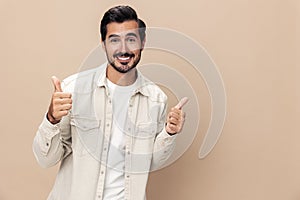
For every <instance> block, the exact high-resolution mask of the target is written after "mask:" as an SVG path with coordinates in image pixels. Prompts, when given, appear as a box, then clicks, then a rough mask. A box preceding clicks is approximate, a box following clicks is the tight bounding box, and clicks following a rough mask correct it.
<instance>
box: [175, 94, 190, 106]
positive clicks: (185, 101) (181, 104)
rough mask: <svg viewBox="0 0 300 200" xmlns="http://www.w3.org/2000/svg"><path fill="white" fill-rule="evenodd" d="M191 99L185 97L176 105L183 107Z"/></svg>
mask: <svg viewBox="0 0 300 200" xmlns="http://www.w3.org/2000/svg"><path fill="white" fill-rule="evenodd" d="M188 101H189V98H187V97H183V98H182V99H181V100H180V101H179V102H178V104H177V105H176V106H175V108H177V109H181V108H182V107H183V106H184V105H185V104H186V103H187V102H188Z"/></svg>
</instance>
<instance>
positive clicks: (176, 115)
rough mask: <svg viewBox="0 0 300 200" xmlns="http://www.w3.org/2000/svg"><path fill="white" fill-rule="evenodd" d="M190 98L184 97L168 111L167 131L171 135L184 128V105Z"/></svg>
mask: <svg viewBox="0 0 300 200" xmlns="http://www.w3.org/2000/svg"><path fill="white" fill-rule="evenodd" d="M188 100H189V99H188V98H187V97H184V98H182V99H181V100H180V101H179V103H178V104H177V105H176V106H174V107H173V108H171V111H170V112H169V113H168V116H167V124H166V131H167V132H168V133H169V134H170V135H174V134H176V133H179V132H180V131H181V130H182V127H183V124H184V120H185V113H184V112H183V110H182V107H183V106H184V105H185V104H186V103H187V102H188Z"/></svg>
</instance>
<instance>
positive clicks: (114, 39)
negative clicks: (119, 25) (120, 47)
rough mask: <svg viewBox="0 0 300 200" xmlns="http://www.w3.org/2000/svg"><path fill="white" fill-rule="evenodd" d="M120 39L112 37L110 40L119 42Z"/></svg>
mask: <svg viewBox="0 0 300 200" xmlns="http://www.w3.org/2000/svg"><path fill="white" fill-rule="evenodd" d="M119 41H120V39H119V38H111V39H110V42H111V43H118V42H119Z"/></svg>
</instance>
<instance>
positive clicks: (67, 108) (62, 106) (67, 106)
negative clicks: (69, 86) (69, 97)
mask: <svg viewBox="0 0 300 200" xmlns="http://www.w3.org/2000/svg"><path fill="white" fill-rule="evenodd" d="M71 108H72V104H63V105H59V106H57V110H58V111H63V110H67V111H68V110H70V109H71Z"/></svg>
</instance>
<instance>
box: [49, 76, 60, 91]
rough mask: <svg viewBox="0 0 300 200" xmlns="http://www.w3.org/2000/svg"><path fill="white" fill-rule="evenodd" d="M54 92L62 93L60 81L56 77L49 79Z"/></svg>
mask: <svg viewBox="0 0 300 200" xmlns="http://www.w3.org/2000/svg"><path fill="white" fill-rule="evenodd" d="M51 80H52V83H53V85H54V91H55V92H62V89H61V83H60V80H59V79H58V78H57V77H56V76H52V77H51Z"/></svg>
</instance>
